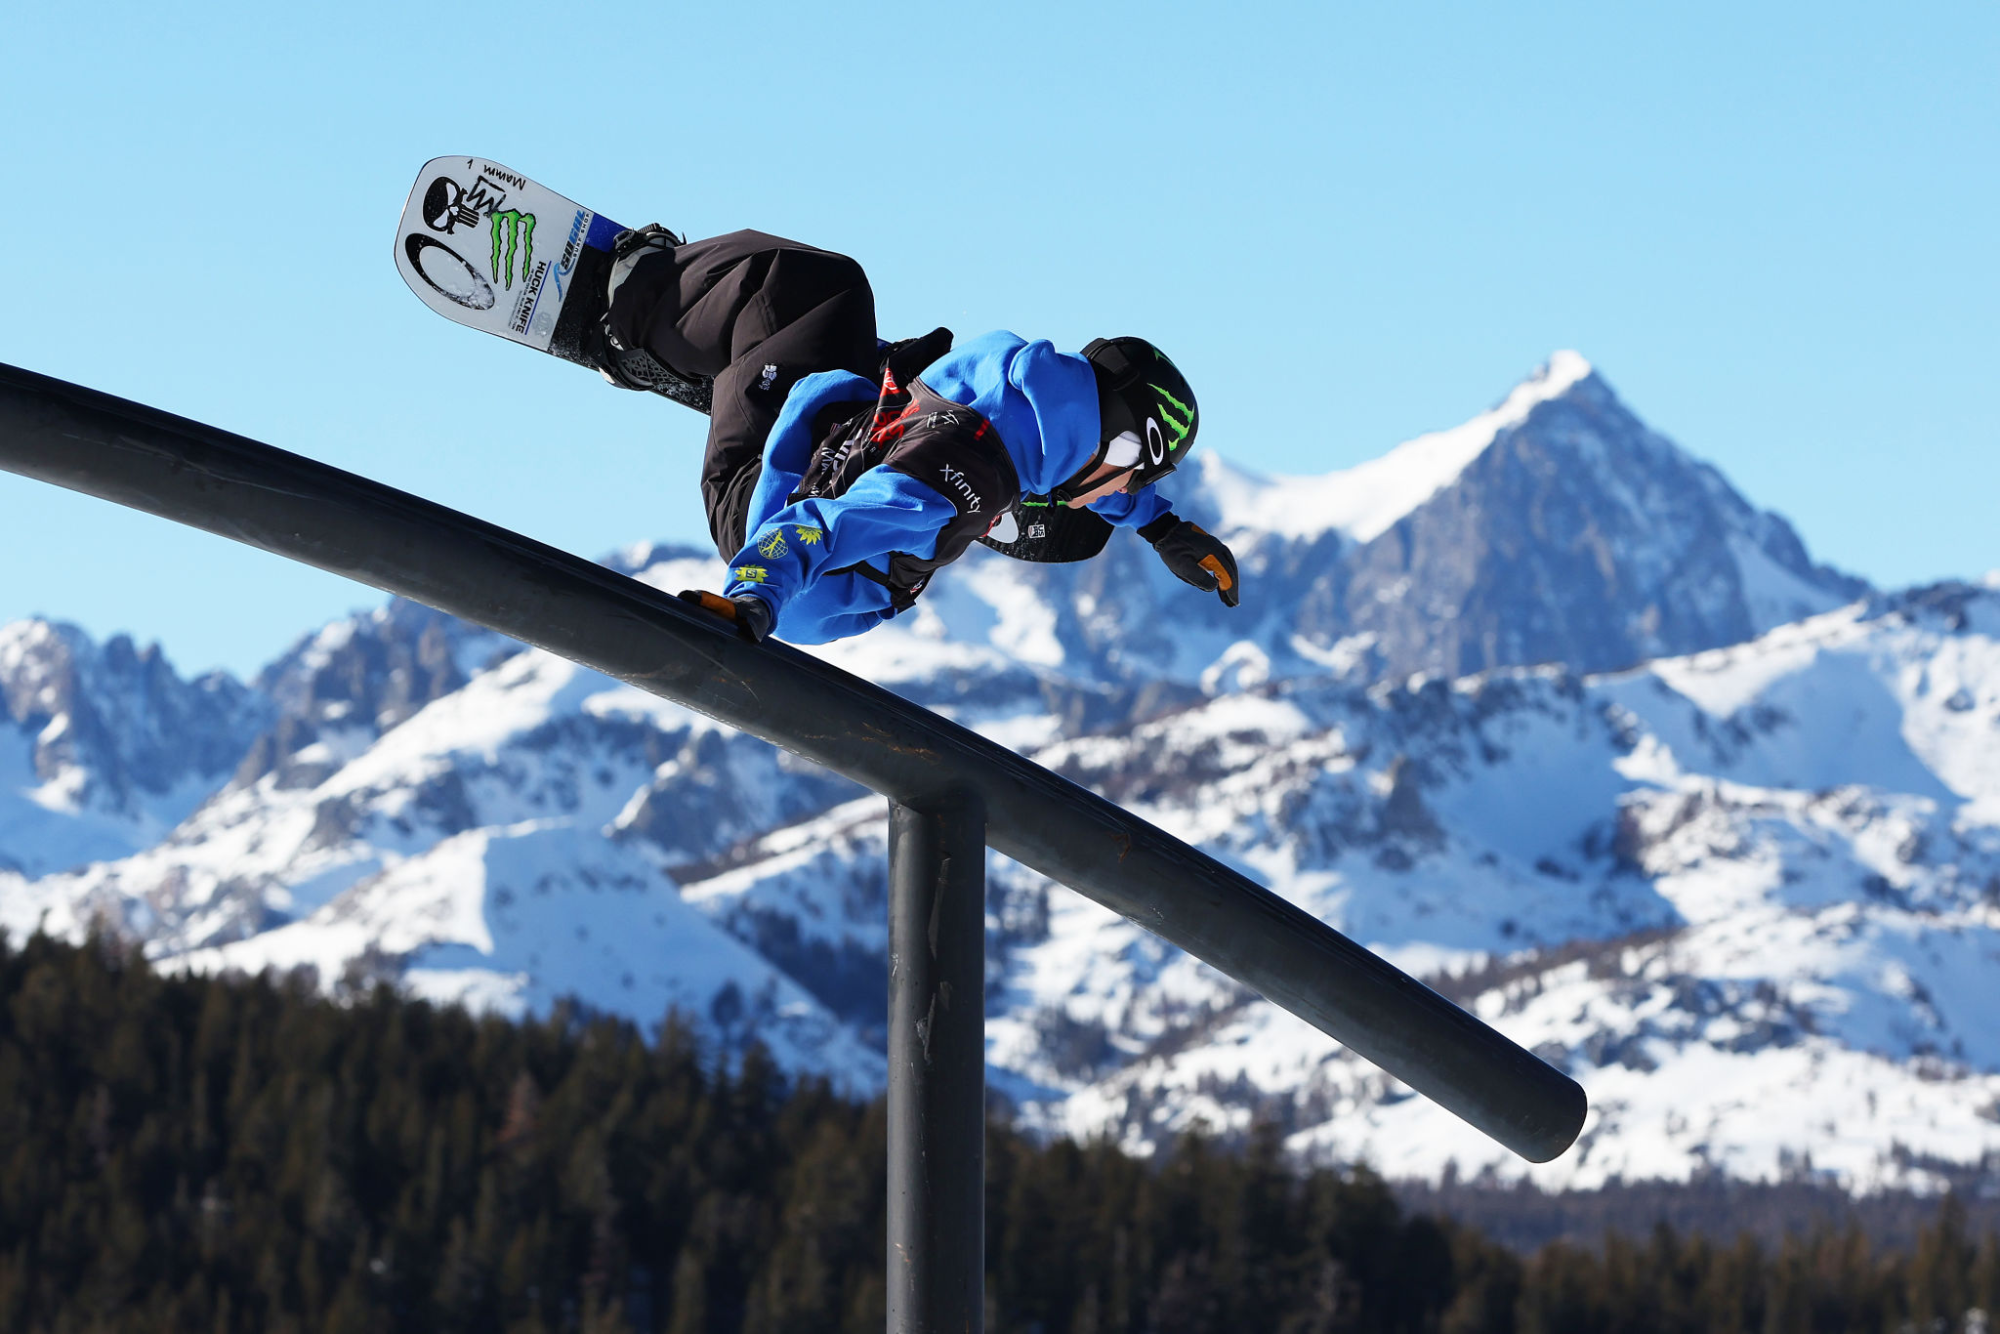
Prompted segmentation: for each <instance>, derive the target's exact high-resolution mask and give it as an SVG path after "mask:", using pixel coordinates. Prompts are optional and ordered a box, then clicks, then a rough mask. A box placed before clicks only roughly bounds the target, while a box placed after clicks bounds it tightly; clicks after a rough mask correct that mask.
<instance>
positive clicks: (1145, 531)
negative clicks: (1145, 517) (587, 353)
mask: <svg viewBox="0 0 2000 1334" xmlns="http://www.w3.org/2000/svg"><path fill="white" fill-rule="evenodd" d="M1180 526H1181V521H1180V517H1179V516H1178V515H1176V514H1175V513H1174V512H1173V511H1172V510H1168V511H1167V512H1166V513H1165V514H1162V515H1161V516H1160V517H1159V518H1157V519H1155V520H1153V521H1152V522H1151V523H1149V524H1146V525H1145V526H1144V527H1142V528H1140V529H1139V530H1138V532H1139V536H1141V537H1143V538H1145V539H1146V540H1147V541H1148V542H1151V543H1154V544H1155V545H1157V544H1158V543H1159V540H1160V539H1161V538H1163V537H1165V536H1166V535H1167V534H1168V533H1171V532H1172V531H1174V529H1176V528H1178V527H1180Z"/></svg>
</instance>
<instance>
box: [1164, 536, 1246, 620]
mask: <svg viewBox="0 0 2000 1334" xmlns="http://www.w3.org/2000/svg"><path fill="white" fill-rule="evenodd" d="M1139 536H1141V537H1143V538H1145V539H1146V540H1147V541H1148V542H1151V543H1152V544H1153V550H1155V551H1157V552H1159V553H1160V559H1161V560H1163V561H1165V562H1166V563H1167V568H1168V569H1170V570H1172V571H1173V572H1174V574H1175V576H1176V577H1178V578H1179V579H1180V580H1181V582H1182V583H1188V584H1193V585H1194V586H1195V587H1196V588H1202V589H1206V590H1208V591H1209V592H1211V593H1214V594H1216V595H1217V596H1219V597H1221V599H1222V605H1223V606H1225V607H1233V606H1235V605H1236V603H1237V601H1238V600H1239V599H1240V598H1241V597H1242V592H1243V589H1242V583H1241V581H1240V580H1239V579H1238V578H1237V577H1236V557H1234V556H1232V555H1230V554H1229V548H1228V547H1226V546H1224V545H1222V543H1221V542H1219V541H1217V540H1216V539H1215V538H1214V537H1213V536H1212V535H1211V534H1210V533H1209V532H1208V531H1207V530H1206V529H1204V528H1202V527H1201V525H1199V524H1193V523H1189V522H1188V521H1187V520H1185V519H1181V518H1177V517H1175V516H1174V515H1172V514H1162V515H1161V516H1160V517H1159V518H1157V519H1155V520H1153V521H1152V522H1151V523H1149V524H1147V525H1146V526H1145V527H1144V528H1141V529H1140V530H1139Z"/></svg>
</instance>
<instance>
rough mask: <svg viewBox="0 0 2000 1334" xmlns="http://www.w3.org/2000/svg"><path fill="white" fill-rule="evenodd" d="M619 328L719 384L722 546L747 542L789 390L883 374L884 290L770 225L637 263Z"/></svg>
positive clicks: (716, 470)
mask: <svg viewBox="0 0 2000 1334" xmlns="http://www.w3.org/2000/svg"><path fill="white" fill-rule="evenodd" d="M610 321H611V327H612V329H613V331H614V332H615V333H616V334H617V336H618V339H619V341H620V342H621V343H623V344H624V345H625V346H626V347H643V348H645V349H646V350H647V351H648V352H650V353H652V354H653V356H654V357H656V358H658V359H659V360H660V361H662V362H664V363H666V364H667V365H668V366H671V367H672V368H673V369H674V370H677V371H679V372H681V373H682V374H683V375H706V376H713V377H714V379H715V391H714V392H715V404H714V409H713V415H712V416H711V417H710V419H709V427H708V448H707V451H706V452H705V453H704V454H703V456H702V462H701V497H702V501H703V504H704V505H705V506H706V507H707V510H708V528H709V533H710V535H711V536H713V537H714V539H715V549H716V550H717V551H719V552H720V553H722V558H723V559H724V560H731V559H733V558H734V557H735V556H736V553H737V552H739V551H741V550H742V549H743V540H744V536H745V527H746V520H747V516H748V513H749V509H750V494H751V492H752V491H754V490H755V489H756V486H757V478H758V476H759V474H760V473H761V472H762V471H763V460H764V440H765V437H766V436H768V435H769V434H770V432H771V427H772V426H773V425H775V424H776V422H777V420H778V411H779V409H780V408H782V407H783V406H784V403H785V395H786V394H788V393H790V392H791V389H792V386H793V385H795V384H797V383H798V382H799V380H801V379H802V378H804V377H805V376H808V375H812V374H814V373H815V372H818V371H831V370H843V371H853V372H854V373H855V374H857V375H864V376H867V377H869V378H871V379H872V378H874V376H875V375H876V373H877V371H878V369H879V363H880V356H879V354H878V353H877V351H876V347H875V294H874V292H873V291H872V290H871V289H870V288H869V286H868V275H867V274H865V273H863V272H862V271H861V266H860V265H859V264H857V263H855V262H854V261H853V260H851V259H849V258H848V257H847V256H845V255H836V254H834V253H833V252H831V251H827V250H817V249H814V248H813V247H812V246H807V245H800V244H799V243H798V242H796V241H787V240H784V239H783V238H782V237H777V236H769V235H766V234H765V233H763V232H747V231H746V232H731V233H729V234H728V235H726V236H716V237H711V238H709V239H708V240H705V241H689V242H688V243H687V244H685V245H681V246H676V247H674V248H673V249H671V250H662V251H660V252H658V253H657V254H656V255H652V256H648V257H646V258H645V259H643V260H641V261H640V262H639V263H638V264H636V265H635V266H634V267H633V269H632V272H631V275H630V276H629V277H627V278H626V280H625V281H624V283H623V284H622V285H620V287H619V289H618V295H617V299H616V301H615V302H614V303H613V304H612V308H611V312H610Z"/></svg>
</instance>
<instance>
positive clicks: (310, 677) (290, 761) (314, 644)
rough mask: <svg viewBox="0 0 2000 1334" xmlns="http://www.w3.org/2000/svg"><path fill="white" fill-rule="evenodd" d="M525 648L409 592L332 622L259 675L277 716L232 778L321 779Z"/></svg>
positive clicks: (286, 783) (292, 782)
mask: <svg viewBox="0 0 2000 1334" xmlns="http://www.w3.org/2000/svg"><path fill="white" fill-rule="evenodd" d="M519 649H520V645H518V644H516V643H514V641H512V640H510V639H506V638H503V637H502V636H500V635H496V634H494V633H492V632H491V631H488V630H482V629H480V628H478V627H476V626H470V625H467V624H466V623H465V622H463V621H461V620H459V619H457V618H456V617H453V616H447V615H445V614H444V613H443V612H439V611H433V610H431V609H430V608H429V607H425V606H421V605H419V604H417V603H414V602H408V601H405V600H404V599H402V598H392V599H390V601H389V603H388V605H387V606H384V607H382V608H381V609H380V610H377V611H374V612H366V613H361V614H358V615H354V616H350V617H348V618H347V619H345V620H341V621H335V622H333V623H332V624H331V625H328V626H326V627H325V628H324V629H322V630H320V631H318V632H316V633H314V634H310V635H307V636H306V637H304V638H303V639H301V640H299V641H298V643H296V644H294V645H293V646H292V647H291V648H290V649H289V650H287V651H286V652H285V653H284V654H282V655H281V656H280V657H279V658H278V659H277V660H276V661H274V662H272V663H271V664H270V665H269V666H267V667H266V668H264V670H263V671H261V672H259V673H258V674H257V681H256V689H257V691H258V692H259V693H261V694H262V695H263V696H264V697H265V698H266V699H268V700H269V701H270V705H271V711H272V714H273V715H274V721H273V723H272V725H271V727H270V728H269V729H268V730H267V731H265V732H263V733H262V734H261V735H259V736H258V737H257V739H256V741H255V742H254V743H253V744H252V745H251V746H250V747H249V748H248V749H247V751H244V752H240V755H241V763H240V765H239V766H238V767H237V770H236V775H235V781H236V782H237V783H239V784H247V783H253V782H255V781H256V780H257V779H259V778H261V777H263V776H264V775H265V774H267V773H271V772H273V771H276V772H277V774H278V780H277V781H278V784H279V786H281V787H312V786H315V785H316V784H318V783H319V782H320V781H321V780H322V779H324V778H325V777H326V776H327V775H328V774H330V773H332V772H333V771H334V770H335V769H337V768H338V767H339V766H340V764H341V763H343V762H344V760H345V758H346V757H348V756H351V755H352V754H354V753H356V752H357V748H359V747H365V746H366V745H368V744H369V743H371V742H373V741H374V740H375V739H376V738H377V737H380V736H381V735H382V734H383V733H384V732H387V731H389V730H390V729H391V728H393V727H395V726H396V725H397V724H399V723H401V722H403V721H405V720H406V719H408V718H409V717H410V716H411V715H413V714H415V713H416V712H417V711H418V710H419V709H421V708H423V706H424V705H426V704H429V703H430V702H431V701H432V700H436V699H442V698H443V697H444V696H446V695H449V694H451V693H452V692H453V691H454V690H457V689H459V688H460V687H461V686H463V685H464V684H465V683H466V682H467V681H469V680H471V679H472V674H473V673H474V672H476V671H479V670H480V669H481V668H483V667H488V666H491V665H493V664H494V663H496V662H499V661H501V660H502V659H504V658H506V657H508V656H509V655H511V654H513V653H515V652H517V651H519Z"/></svg>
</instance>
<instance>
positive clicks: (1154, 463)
mask: <svg viewBox="0 0 2000 1334" xmlns="http://www.w3.org/2000/svg"><path fill="white" fill-rule="evenodd" d="M1083 355H1084V358H1085V359H1086V360H1088V361H1089V362H1090V365H1091V369H1092V370H1094V371H1096V372H1097V403H1098V410H1099V413H1100V414H1101V416H1102V418H1103V435H1102V437H1101V439H1100V442H1099V444H1098V452H1097V458H1096V459H1095V460H1093V464H1092V466H1093V467H1094V466H1096V464H1097V463H1099V462H1102V461H1103V460H1104V459H1105V457H1106V456H1107V454H1108V453H1109V452H1110V447H1111V442H1112V441H1114V440H1116V439H1118V437H1119V436H1121V435H1125V434H1127V433H1130V434H1131V435H1132V436H1133V437H1134V438H1136V439H1137V440H1138V441H1139V442H1140V444H1141V449H1140V453H1139V461H1138V463H1137V464H1136V465H1135V466H1134V470H1133V474H1132V480H1131V481H1130V482H1129V483H1127V484H1126V486H1125V489H1126V490H1127V491H1138V490H1141V489H1143V488H1145V487H1148V486H1151V485H1152V484H1153V483H1155V482H1157V481H1159V480H1160V479H1161V478H1162V477H1165V476H1166V475H1167V474H1168V473H1170V472H1172V471H1173V470H1174V469H1176V468H1178V467H1180V465H1181V461H1182V460H1183V459H1185V458H1186V457H1187V456H1188V454H1189V452H1190V451H1192V450H1193V449H1194V437H1195V431H1196V430H1197V428H1198V427H1199V426H1200V423H1201V410H1200V409H1199V408H1198V407H1196V405H1195V398H1194V389H1193V388H1192V387H1191V386H1190V385H1189V384H1188V382H1187V377H1186V376H1184V375H1182V374H1181V372H1180V368H1179V367H1178V366H1176V365H1174V363H1173V362H1172V361H1171V360H1169V359H1168V357H1167V354H1166V353H1164V352H1162V351H1160V349H1158V348H1157V347H1154V346H1153V345H1152V344H1151V343H1149V342H1147V341H1146V340H1145V339H1143V338H1099V339H1097V340H1095V341H1094V342H1092V343H1091V344H1090V345H1089V346H1088V347H1086V348H1084V349H1083Z"/></svg>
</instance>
